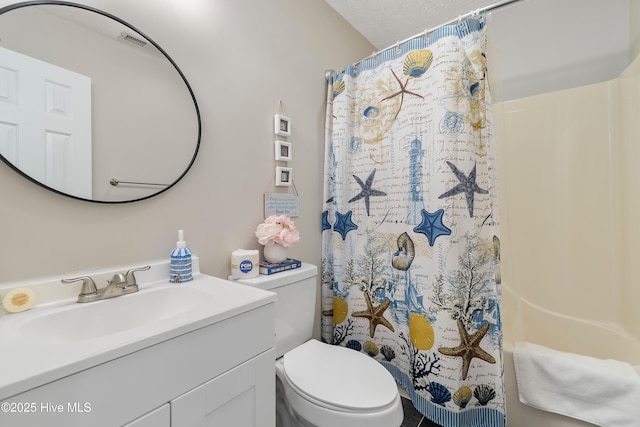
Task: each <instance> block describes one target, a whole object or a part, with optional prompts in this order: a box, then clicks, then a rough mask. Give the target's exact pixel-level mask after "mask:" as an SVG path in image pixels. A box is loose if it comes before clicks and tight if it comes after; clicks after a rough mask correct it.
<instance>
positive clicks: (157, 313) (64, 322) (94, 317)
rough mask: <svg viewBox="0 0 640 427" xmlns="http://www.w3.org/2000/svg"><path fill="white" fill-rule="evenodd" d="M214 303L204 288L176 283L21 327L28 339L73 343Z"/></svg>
mask: <svg viewBox="0 0 640 427" xmlns="http://www.w3.org/2000/svg"><path fill="white" fill-rule="evenodd" d="M213 302H214V296H213V295H212V294H211V293H209V292H206V291H204V290H201V289H198V288H194V287H187V286H173V287H164V288H159V289H146V290H142V291H139V292H137V293H134V294H130V295H124V296H120V297H116V298H110V299H107V300H103V301H97V302H91V303H85V304H72V305H67V306H65V307H62V308H60V309H57V310H51V311H48V312H46V313H43V314H42V315H39V316H37V317H34V318H31V319H29V320H27V321H26V322H24V323H23V324H22V325H21V326H20V333H21V334H22V336H23V337H24V338H26V339H28V340H35V341H37V342H40V343H71V342H78V341H85V340H91V339H97V338H101V337H104V336H107V335H111V334H115V333H119V332H123V331H128V330H131V329H136V328H140V327H144V326H147V325H151V324H154V323H156V322H159V321H162V320H165V319H169V318H171V319H172V320H179V319H177V318H176V317H177V316H180V315H182V314H184V313H187V312H190V311H193V310H196V309H198V308H200V307H202V306H204V305H207V304H211V303H213Z"/></svg>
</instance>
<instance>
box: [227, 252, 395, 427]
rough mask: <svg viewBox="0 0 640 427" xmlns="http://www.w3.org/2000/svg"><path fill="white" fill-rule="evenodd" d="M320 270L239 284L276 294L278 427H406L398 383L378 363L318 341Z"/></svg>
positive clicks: (297, 271) (300, 270)
mask: <svg viewBox="0 0 640 427" xmlns="http://www.w3.org/2000/svg"><path fill="white" fill-rule="evenodd" d="M317 275H318V268H317V267H316V266H315V265H311V264H305V263H303V264H302V266H301V267H300V268H296V269H293V270H289V271H285V272H281V273H276V274H272V275H260V276H258V277H256V278H253V279H240V280H236V282H237V283H242V284H244V285H248V286H254V287H257V288H260V289H265V290H269V291H271V292H275V293H276V295H277V300H276V303H275V313H276V314H275V322H276V324H275V330H276V337H275V341H276V361H275V364H276V426H277V427H294V426H296V427H299V426H304V427H400V425H401V424H402V420H403V411H402V402H401V400H400V393H399V392H398V388H397V385H396V382H395V380H394V379H393V377H392V376H391V374H390V373H389V372H388V371H387V370H386V369H385V368H384V367H383V366H382V365H381V364H380V363H378V362H377V361H376V360H374V359H373V358H371V357H370V356H368V355H366V354H365V353H361V352H358V351H355V350H352V349H348V348H345V347H340V346H334V345H330V344H326V343H323V342H320V341H318V340H315V339H312V338H311V336H312V331H313V323H314V317H315V312H316V291H317V286H316V283H317V282H316V280H317Z"/></svg>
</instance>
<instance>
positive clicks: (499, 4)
mask: <svg viewBox="0 0 640 427" xmlns="http://www.w3.org/2000/svg"><path fill="white" fill-rule="evenodd" d="M519 1H523V0H503V1H499V2H497V3H493V4H490V5H489V6H485V7H481V8H479V9H476V10H472V11H471V12H469V13H467V14H466V15H460V16H458V17H457V18H455V19H452V20H450V21H447V22H445V23H444V24H440V25H438V26H437V27H433V28H431V29H429V30H425V31H424V32H422V33H418V34H416V35H413V36H411V37H409V38H406V39H404V40H402V41H399V42H396V43H395V44H392V45H391V46H389V47H386V48H384V49H381V50H379V51H377V52H374V53H372V54H371V55H369V56H367V57H366V58H363V59H361V60H359V61H358V62H355V63H354V65H356V64H359V63H360V62H362V61H366V60H367V59H370V58H373V57H375V56H376V55H378V54H379V53H380V52H384V51H386V50H389V49H392V48H394V47H397V46H399V45H401V44H403V43H406V42H408V41H409V40H413V39H415V38H416V37H418V36H420V35H421V34H425V35H426V34H431V33H433V32H434V31H435V30H437V29H438V28H440V27H444V26H445V25H450V24H453V23H455V22H459V21H462V20H463V19H465V18H468V17H470V16H473V15H477V14H479V13H483V12H490V11H492V10H495V9H500V8H501V7H504V6H508V5H510V4H511V3H516V2H519ZM333 72H334V70H327V71H325V78H326V79H327V80H329V76H330V75H331V74H332V73H333Z"/></svg>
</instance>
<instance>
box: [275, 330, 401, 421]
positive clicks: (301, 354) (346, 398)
mask: <svg viewBox="0 0 640 427" xmlns="http://www.w3.org/2000/svg"><path fill="white" fill-rule="evenodd" d="M276 375H277V377H278V379H279V381H280V382H281V383H282V391H283V392H284V394H285V396H286V399H285V400H284V404H285V406H286V405H288V407H287V408H286V410H287V415H288V416H290V417H295V418H296V421H297V422H298V424H295V423H293V424H291V425H292V426H298V425H301V426H305V427H310V426H317V427H324V426H327V427H329V426H331V427H340V426H345V427H360V426H362V427H391V426H400V425H401V424H402V419H403V413H402V402H401V400H400V395H399V393H398V389H397V386H396V383H395V381H394V379H393V377H392V376H391V374H390V373H389V372H388V371H387V370H386V369H385V368H384V367H383V366H382V365H380V364H379V363H378V362H376V361H375V360H373V359H372V358H371V357H369V356H367V355H365V354H364V353H359V352H356V351H354V350H351V349H347V348H344V347H338V346H332V345H329V344H324V343H321V342H319V341H316V340H310V341H307V342H306V343H304V344H302V345H300V346H299V347H296V348H294V349H293V350H291V351H289V352H287V353H286V354H285V355H284V356H283V357H282V358H280V359H278V360H276ZM281 410H282V409H281Z"/></svg>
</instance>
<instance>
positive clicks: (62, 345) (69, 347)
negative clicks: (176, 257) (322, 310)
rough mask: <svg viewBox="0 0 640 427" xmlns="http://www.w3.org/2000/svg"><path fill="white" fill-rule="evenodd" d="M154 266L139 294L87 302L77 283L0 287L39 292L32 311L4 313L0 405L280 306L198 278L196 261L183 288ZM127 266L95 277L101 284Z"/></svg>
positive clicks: (268, 296) (267, 297) (263, 295)
mask: <svg viewBox="0 0 640 427" xmlns="http://www.w3.org/2000/svg"><path fill="white" fill-rule="evenodd" d="M149 264H150V265H151V269H150V270H149V271H145V272H143V273H141V274H140V275H139V277H138V285H139V288H140V290H139V291H138V292H135V293H132V294H127V295H122V296H118V297H115V298H109V299H105V300H101V301H95V302H88V303H78V302H77V297H78V292H79V291H80V284H74V285H69V284H64V283H61V281H60V278H59V277H52V278H43V279H34V280H32V281H25V282H20V283H19V284H7V285H3V284H0V294H2V293H3V292H5V291H6V290H7V289H11V288H15V287H22V286H25V287H28V288H30V289H32V290H33V291H34V292H35V293H36V304H35V306H34V307H33V308H31V309H30V310H28V311H24V312H21V313H15V314H2V313H1V312H0V348H2V352H1V353H0V362H2V364H3V366H7V367H10V368H8V369H6V370H3V372H2V375H0V401H1V400H3V399H5V398H7V397H9V396H13V395H15V394H17V393H21V392H24V391H26V390H30V389H33V388H36V387H39V386H41V385H43V384H47V383H50V382H52V381H56V380H58V379H60V378H64V377H67V376H69V375H72V374H74V373H77V372H81V371H84V370H86V369H89V368H92V367H95V366H99V365H102V364H104V363H106V362H109V361H112V360H116V359H118V358H121V357H124V356H126V355H129V354H134V353H137V352H139V351H141V350H143V349H147V348H152V347H155V346H156V345H159V344H161V343H164V342H167V341H169V340H174V339H177V338H179V337H183V336H186V335H189V334H190V333H192V332H196V331H200V330H203V329H209V328H210V327H214V328H218V326H217V325H221V324H225V323H226V322H227V320H229V319H232V318H236V317H238V316H240V315H242V314H244V313H248V312H251V311H254V310H265V309H266V308H265V307H266V306H271V305H272V304H271V303H273V301H275V295H274V294H272V293H271V292H267V291H265V290H262V289H253V288H250V287H249V286H240V285H238V284H236V283H233V282H230V281H227V280H223V279H220V278H216V277H212V276H207V275H204V274H200V272H199V270H198V268H197V266H198V264H197V258H195V257H194V271H193V273H194V274H193V280H192V281H190V282H186V283H181V284H174V283H169V281H168V280H167V277H169V262H168V260H162V261H158V262H151V263H149ZM129 267H131V266H120V267H119V268H113V269H105V270H102V271H97V272H95V271H93V272H91V274H90V275H91V276H92V277H93V278H94V280H95V281H96V283H98V284H100V285H102V284H104V283H106V281H107V280H108V279H109V278H111V277H113V275H114V273H117V272H120V271H126V270H127V269H128V268H129ZM74 274H76V273H74ZM78 275H84V274H78ZM87 275H89V274H87ZM63 277H64V276H63ZM102 286H104V285H102ZM268 310H270V308H269V309H268ZM261 312H262V311H261ZM216 330H217V329H216ZM225 339H227V338H225Z"/></svg>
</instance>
